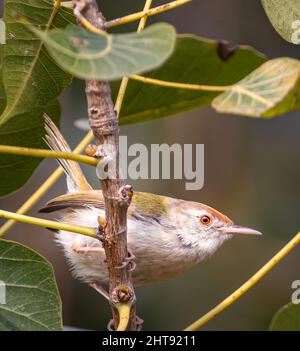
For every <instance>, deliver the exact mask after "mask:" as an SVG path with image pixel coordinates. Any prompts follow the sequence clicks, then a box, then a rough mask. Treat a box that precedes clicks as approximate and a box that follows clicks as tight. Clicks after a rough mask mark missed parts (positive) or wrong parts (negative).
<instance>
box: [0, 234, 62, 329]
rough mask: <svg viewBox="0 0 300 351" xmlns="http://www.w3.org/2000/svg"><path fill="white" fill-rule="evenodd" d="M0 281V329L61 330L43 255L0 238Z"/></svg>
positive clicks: (56, 299) (55, 294)
mask: <svg viewBox="0 0 300 351" xmlns="http://www.w3.org/2000/svg"><path fill="white" fill-rule="evenodd" d="M0 281H1V285H0V289H1V292H2V294H1V303H0V330H1V331H4V330H10V331H11V330H26V331H27V330H28V331H29V330H35V331H37V330H62V319H61V301H60V297H59V293H58V289H57V286H56V282H55V278H54V275H53V269H52V267H51V265H50V264H49V263H48V262H47V261H46V260H45V259H44V258H43V257H41V256H40V255H38V254H37V253H36V252H34V251H33V250H31V249H29V248H27V247H25V246H23V245H20V244H18V243H15V242H12V241H6V240H0ZM3 283H4V285H3ZM3 291H5V294H3ZM1 292H0V293H1ZM3 302H5V303H4V304H3Z"/></svg>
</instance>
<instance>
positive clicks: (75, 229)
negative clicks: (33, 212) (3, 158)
mask: <svg viewBox="0 0 300 351" xmlns="http://www.w3.org/2000/svg"><path fill="white" fill-rule="evenodd" d="M0 217H2V218H9V219H13V220H15V221H18V222H23V223H28V224H33V225H37V226H39V227H44V228H51V229H55V230H65V231H67V232H71V233H77V234H82V235H86V236H90V237H93V238H96V229H95V228H88V227H83V226H80V225H72V224H68V223H61V222H55V221H49V220H47V219H42V218H36V217H31V216H24V215H20V214H17V213H14V212H9V211H4V210H0Z"/></svg>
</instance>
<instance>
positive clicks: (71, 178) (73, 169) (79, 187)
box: [44, 115, 92, 193]
mask: <svg viewBox="0 0 300 351" xmlns="http://www.w3.org/2000/svg"><path fill="white" fill-rule="evenodd" d="M44 118H45V131H46V136H45V141H46V143H47V144H48V146H49V147H50V149H51V150H53V151H63V152H71V149H70V146H69V145H68V143H67V142H66V140H65V138H64V137H63V136H62V134H61V132H60V131H59V129H58V128H57V127H56V125H55V124H54V123H53V121H52V120H51V118H50V117H49V116H47V115H44ZM57 161H58V162H59V164H60V165H61V166H62V168H63V169H64V171H65V174H66V176H67V186H68V190H69V192H72V193H74V192H80V191H86V190H92V187H91V186H90V184H89V183H88V181H87V180H86V178H85V176H84V174H83V173H82V170H81V168H80V167H79V164H78V163H77V162H75V161H70V160H65V159H57Z"/></svg>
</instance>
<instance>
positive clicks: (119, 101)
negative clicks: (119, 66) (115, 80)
mask: <svg viewBox="0 0 300 351" xmlns="http://www.w3.org/2000/svg"><path fill="white" fill-rule="evenodd" d="M152 1H153V0H146V2H145V5H144V10H143V12H147V11H148V10H149V9H150V7H151V5H152ZM147 18H148V15H144V16H142V18H141V20H140V22H139V26H138V29H137V32H140V31H142V30H143V29H144V28H145V26H146V22H147ZM128 82H129V79H128V78H127V77H123V78H122V81H121V85H120V88H119V92H118V95H117V100H116V104H115V111H116V112H117V116H119V115H120V112H121V108H122V104H123V101H124V97H125V93H126V89H127V86H128Z"/></svg>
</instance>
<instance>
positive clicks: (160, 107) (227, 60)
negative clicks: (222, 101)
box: [111, 35, 265, 124]
mask: <svg viewBox="0 0 300 351" xmlns="http://www.w3.org/2000/svg"><path fill="white" fill-rule="evenodd" d="M264 61H265V58H264V56H263V55H261V54H260V53H258V52H257V51H256V50H254V49H253V48H251V47H247V46H241V47H239V48H237V49H235V50H231V49H230V48H228V47H227V46H226V44H224V43H218V42H217V41H213V40H208V39H203V38H200V37H197V36H194V35H179V36H178V38H177V41H176V46H175V50H174V52H173V54H172V56H171V57H170V58H169V60H168V61H167V62H166V63H165V64H164V65H163V66H162V67H160V68H159V69H157V70H155V71H153V72H151V73H149V74H147V77H151V78H156V79H162V80H167V81H175V82H181V83H193V84H207V85H228V84H233V83H235V82H237V81H238V80H240V79H242V78H243V77H245V76H246V75H247V74H249V73H250V72H252V71H253V70H254V69H255V68H257V67H258V66H260V65H261V64H262V63H263V62H264ZM111 85H112V91H113V96H114V98H115V97H116V95H117V92H118V88H119V83H118V82H112V84H111ZM218 94H219V93H214V92H207V91H191V90H184V89H173V88H165V87H160V86H155V85H149V84H143V83H140V82H136V81H132V80H131V81H130V82H129V85H128V89H127V91H126V96H125V100H124V103H123V107H122V111H121V115H120V123H121V124H128V123H136V122H143V121H147V120H151V119H156V118H160V117H164V116H171V115H175V114H178V113H182V112H186V111H189V110H192V109H196V108H203V107H207V106H209V105H210V103H211V101H212V100H213V98H214V97H215V96H217V95H218Z"/></svg>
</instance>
